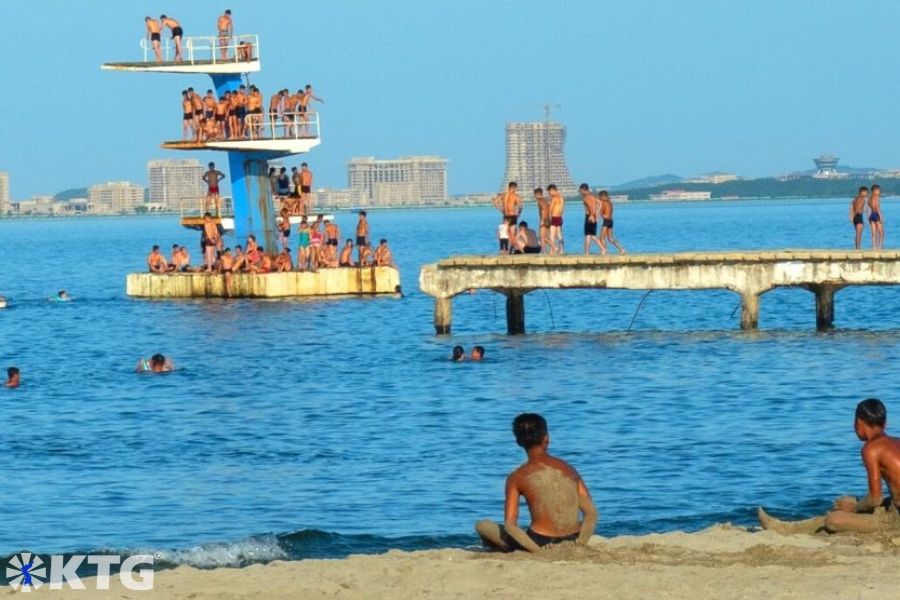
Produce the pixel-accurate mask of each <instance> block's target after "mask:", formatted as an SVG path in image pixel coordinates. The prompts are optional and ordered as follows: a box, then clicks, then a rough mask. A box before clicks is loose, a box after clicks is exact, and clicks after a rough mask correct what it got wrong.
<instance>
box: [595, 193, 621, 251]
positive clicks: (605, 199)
mask: <svg viewBox="0 0 900 600" xmlns="http://www.w3.org/2000/svg"><path fill="white" fill-rule="evenodd" d="M600 218H601V219H603V226H602V227H601V228H600V247H601V248H602V249H603V254H606V242H609V243H610V244H612V245H613V246H615V247H616V249H617V250H618V251H619V254H625V248H623V247H622V245H621V244H619V240H617V239H616V236H614V235H613V203H612V200H611V199H610V197H609V193H608V192H607V191H606V190H602V191H601V192H600Z"/></svg>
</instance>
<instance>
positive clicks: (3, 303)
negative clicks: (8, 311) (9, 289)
mask: <svg viewBox="0 0 900 600" xmlns="http://www.w3.org/2000/svg"><path fill="white" fill-rule="evenodd" d="M0 308H6V298H5V297H4V296H0Z"/></svg>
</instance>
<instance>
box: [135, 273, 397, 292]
mask: <svg viewBox="0 0 900 600" xmlns="http://www.w3.org/2000/svg"><path fill="white" fill-rule="evenodd" d="M399 288H400V272H399V271H398V270H397V269H395V268H393V267H368V266H367V267H338V268H328V269H324V268H323V269H319V270H318V271H291V272H288V273H235V274H233V275H232V278H231V286H230V290H229V289H228V288H226V286H225V276H224V275H221V274H217V273H216V274H208V273H166V274H157V273H129V274H128V277H127V279H126V284H125V292H126V293H127V294H128V295H129V296H132V297H135V298H154V299H160V300H172V299H176V298H309V297H327V296H372V295H385V294H399Z"/></svg>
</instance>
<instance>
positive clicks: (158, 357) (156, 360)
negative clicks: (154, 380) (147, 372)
mask: <svg viewBox="0 0 900 600" xmlns="http://www.w3.org/2000/svg"><path fill="white" fill-rule="evenodd" d="M150 364H151V365H164V364H166V357H165V356H163V355H162V354H154V355H153V356H151V357H150Z"/></svg>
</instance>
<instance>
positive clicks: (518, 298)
mask: <svg viewBox="0 0 900 600" xmlns="http://www.w3.org/2000/svg"><path fill="white" fill-rule="evenodd" d="M506 333H508V334H509V335H522V334H523V333H525V294H523V293H521V292H508V293H507V294H506Z"/></svg>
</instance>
